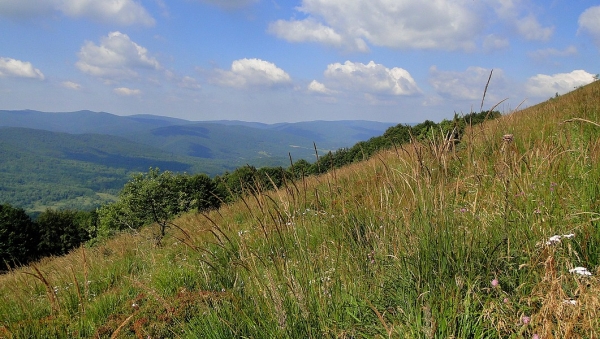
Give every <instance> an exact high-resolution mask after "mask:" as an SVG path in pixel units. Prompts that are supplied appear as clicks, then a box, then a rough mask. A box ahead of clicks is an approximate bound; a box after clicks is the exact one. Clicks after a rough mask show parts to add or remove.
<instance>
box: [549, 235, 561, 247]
mask: <svg viewBox="0 0 600 339" xmlns="http://www.w3.org/2000/svg"><path fill="white" fill-rule="evenodd" d="M559 242H560V235H553V236H551V237H550V239H548V241H546V245H554V244H556V243H559Z"/></svg>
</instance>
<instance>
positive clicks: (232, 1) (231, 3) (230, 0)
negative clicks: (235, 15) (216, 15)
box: [199, 0, 259, 9]
mask: <svg viewBox="0 0 600 339" xmlns="http://www.w3.org/2000/svg"><path fill="white" fill-rule="evenodd" d="M199 1H200V2H204V3H207V4H211V5H215V6H218V7H221V8H223V9H239V8H244V7H248V6H250V5H253V4H255V3H257V2H258V1H259V0H199Z"/></svg>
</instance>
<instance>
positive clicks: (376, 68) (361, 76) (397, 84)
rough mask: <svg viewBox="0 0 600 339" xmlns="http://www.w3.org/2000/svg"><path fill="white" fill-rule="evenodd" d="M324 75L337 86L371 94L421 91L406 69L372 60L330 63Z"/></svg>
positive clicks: (414, 93)
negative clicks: (366, 61) (390, 66)
mask: <svg viewBox="0 0 600 339" xmlns="http://www.w3.org/2000/svg"><path fill="white" fill-rule="evenodd" d="M324 76H325V78H326V79H327V81H328V82H330V83H332V84H333V85H334V86H335V87H337V88H344V89H349V90H353V91H357V92H362V93H367V94H371V95H373V94H379V95H394V96H406V95H416V94H420V93H421V89H419V87H418V86H417V83H416V82H415V80H414V79H413V78H412V76H411V75H410V73H408V71H406V70H405V69H402V68H399V67H394V68H387V67H385V66H384V65H381V64H376V63H375V62H373V61H370V62H369V63H368V64H366V65H365V64H363V63H360V62H356V63H355V62H351V61H346V62H345V63H343V64H340V63H334V64H330V65H328V66H327V69H326V70H325V73H324ZM316 87H318V85H316Z"/></svg>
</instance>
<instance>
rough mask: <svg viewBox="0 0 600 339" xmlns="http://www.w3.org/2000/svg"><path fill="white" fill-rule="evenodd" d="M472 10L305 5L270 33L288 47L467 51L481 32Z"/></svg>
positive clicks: (418, 4) (458, 3) (308, 0)
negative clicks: (312, 45)
mask: <svg viewBox="0 0 600 339" xmlns="http://www.w3.org/2000/svg"><path fill="white" fill-rule="evenodd" d="M475 7H476V5H473V4H471V2H470V1H469V2H467V1H463V0H436V1H421V0H394V1H390V0H303V1H302V5H301V6H300V7H299V8H298V11H299V12H302V13H304V14H305V15H306V18H305V19H302V20H295V19H292V20H289V21H284V20H278V21H276V22H274V23H272V24H271V25H270V26H269V32H270V33H272V34H274V35H276V36H278V37H280V38H282V39H285V40H288V41H290V42H321V43H324V44H328V45H333V46H336V47H338V46H340V47H345V48H353V49H356V50H360V51H366V50H368V48H367V43H369V44H372V45H374V46H383V47H392V48H415V49H444V50H471V49H473V48H474V43H473V39H474V37H475V36H476V35H477V34H478V32H479V31H480V29H479V28H480V26H481V21H480V20H479V17H478V15H476V11H473V10H472V9H473V8H475Z"/></svg>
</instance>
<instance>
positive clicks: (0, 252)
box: [0, 204, 39, 270]
mask: <svg viewBox="0 0 600 339" xmlns="http://www.w3.org/2000/svg"><path fill="white" fill-rule="evenodd" d="M38 242H39V229H38V227H37V225H36V224H35V223H34V222H33V221H32V220H31V218H30V217H29V216H28V215H27V213H25V210H23V209H21V208H16V207H12V206H11V205H9V204H2V205H0V270H5V269H8V268H10V267H14V266H18V265H22V264H26V263H28V262H30V261H31V260H34V259H36V258H37V257H38V252H37V244H38Z"/></svg>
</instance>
